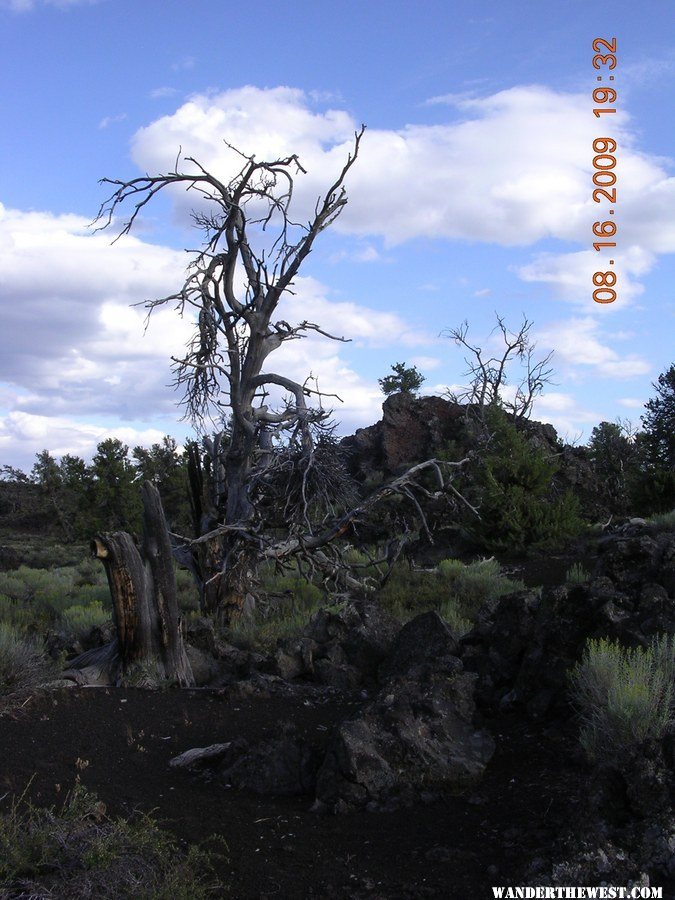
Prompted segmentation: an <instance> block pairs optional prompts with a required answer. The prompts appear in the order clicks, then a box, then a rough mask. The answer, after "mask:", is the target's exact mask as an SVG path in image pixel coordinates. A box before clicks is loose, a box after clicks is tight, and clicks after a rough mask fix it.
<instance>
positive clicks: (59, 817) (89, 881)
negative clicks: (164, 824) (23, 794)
mask: <svg viewBox="0 0 675 900" xmlns="http://www.w3.org/2000/svg"><path fill="white" fill-rule="evenodd" d="M215 859H216V854H215V853H213V852H207V851H205V850H202V849H199V848H197V847H190V849H189V850H188V852H187V853H182V852H180V850H179V849H178V846H177V844H176V841H175V840H174V839H173V838H172V837H171V836H170V835H169V834H167V833H166V832H164V831H163V830H161V829H160V828H159V827H158V826H157V823H156V822H155V821H154V820H153V819H151V818H150V817H148V816H145V815H138V816H137V817H135V818H134V819H132V820H126V819H122V818H118V819H111V818H108V817H107V816H106V814H105V805H104V804H103V803H101V802H100V801H99V800H98V799H97V797H96V796H95V795H94V794H92V793H90V792H89V791H88V790H87V789H86V788H85V787H84V786H83V785H81V784H79V783H78V784H76V785H75V788H74V789H73V790H72V791H71V792H70V794H69V796H68V797H67V798H66V802H65V803H64V805H63V807H62V809H61V810H60V811H58V812H56V811H55V810H54V809H41V808H38V807H35V806H33V805H32V804H31V803H30V802H26V801H24V800H23V798H20V799H19V800H18V801H16V802H14V803H13V805H12V807H11V809H10V810H9V812H7V813H5V814H4V815H2V816H1V817H0V884H1V885H2V887H3V888H4V889H5V890H6V891H8V893H7V894H4V893H3V896H17V897H18V896H22V897H23V896H25V897H29V896H34V897H43V896H44V897H66V896H67V897H73V898H75V897H96V898H101V900H105V898H111V900H112V898H118V897H120V898H134V900H141V898H144V900H150V898H152V900H202V898H207V897H214V896H218V897H220V896H223V893H224V886H223V885H222V884H220V883H219V882H218V879H217V878H216V877H215V875H214V869H213V864H214V862H215Z"/></svg>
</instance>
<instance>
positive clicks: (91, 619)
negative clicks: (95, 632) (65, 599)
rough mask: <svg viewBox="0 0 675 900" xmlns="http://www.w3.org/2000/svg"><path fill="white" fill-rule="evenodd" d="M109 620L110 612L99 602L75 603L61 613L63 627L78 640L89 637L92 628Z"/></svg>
mask: <svg viewBox="0 0 675 900" xmlns="http://www.w3.org/2000/svg"><path fill="white" fill-rule="evenodd" d="M109 621H110V612H109V611H108V610H105V609H103V606H102V604H101V603H98V602H94V603H88V604H86V605H81V604H75V605H74V606H69V607H68V609H64V611H63V612H62V613H61V622H62V623H63V627H64V628H65V630H66V631H68V632H69V633H70V634H72V635H73V637H74V638H75V639H76V640H78V641H81V640H82V639H83V638H85V637H87V635H88V634H89V632H90V631H91V630H92V628H94V627H96V626H100V625H105V624H106V623H107V622H109Z"/></svg>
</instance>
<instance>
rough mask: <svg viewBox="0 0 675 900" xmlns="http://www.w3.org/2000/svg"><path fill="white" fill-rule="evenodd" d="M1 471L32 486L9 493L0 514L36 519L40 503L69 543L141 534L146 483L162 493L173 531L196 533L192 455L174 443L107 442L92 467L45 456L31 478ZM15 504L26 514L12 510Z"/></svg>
mask: <svg viewBox="0 0 675 900" xmlns="http://www.w3.org/2000/svg"><path fill="white" fill-rule="evenodd" d="M0 471H1V475H2V479H3V480H4V481H6V482H9V483H11V484H13V485H15V486H16V487H20V486H22V485H23V486H25V487H26V488H30V487H31V486H33V491H30V492H28V491H26V490H24V491H23V492H21V493H17V492H16V491H15V492H14V493H13V494H12V495H11V496H10V495H9V494H7V493H5V495H4V501H3V503H2V508H0V512H1V513H2V514H4V515H7V514H8V513H9V514H11V513H12V512H15V513H20V512H22V511H23V512H24V513H27V514H29V515H28V517H29V518H33V516H34V515H36V514H37V513H38V510H37V509H35V503H36V501H39V500H41V501H42V503H40V506H41V507H42V515H45V513H46V515H47V517H48V519H49V520H50V521H51V524H52V525H54V526H55V527H54V528H52V529H51V530H54V531H60V532H61V536H62V537H63V538H65V539H66V540H78V539H79V540H86V539H88V538H90V537H91V536H92V535H93V534H95V533H96V532H97V531H103V530H117V529H124V530H131V531H139V530H140V527H141V514H142V511H141V499H140V489H139V488H140V485H141V484H142V482H143V481H146V480H147V481H151V482H152V483H153V484H155V485H157V487H158V488H159V491H160V494H161V496H162V501H163V503H164V507H165V511H166V514H167V519H168V521H169V523H170V527H172V528H174V529H178V530H183V531H186V532H189V530H190V527H191V523H190V506H189V500H188V493H187V454H186V453H184V452H181V451H179V449H178V445H177V443H176V441H175V440H174V439H173V438H172V437H168V436H167V437H165V438H164V439H163V440H162V443H161V444H153V445H152V446H151V447H150V448H149V449H148V448H145V447H134V448H133V450H131V451H129V447H128V446H127V445H126V444H124V443H122V441H120V440H118V439H117V438H108V439H107V440H105V441H101V443H100V444H99V445H98V446H97V448H96V454H95V455H94V457H93V459H92V461H91V463H90V464H87V463H86V462H85V461H84V460H83V459H82V458H81V457H79V456H73V455H71V454H69V453H66V454H64V455H63V456H62V457H61V458H60V459H58V460H57V459H56V458H55V457H54V456H52V454H51V453H50V452H49V451H48V450H43V451H42V452H41V453H38V454H37V457H36V461H35V464H34V466H33V468H32V470H31V472H30V473H29V474H26V473H25V472H22V471H21V470H20V469H15V468H13V467H11V466H3V467H2V469H1V470H0ZM36 489H37V496H36V494H35V491H36ZM12 497H13V498H14V499H12ZM31 499H32V503H31ZM12 504H14V505H15V506H16V505H17V504H19V505H22V506H23V509H19V508H16V509H14V510H12V508H11V507H12ZM26 504H27V505H28V507H29V508H28V509H27V508H26ZM31 513H32V514H33V515H30V514H31ZM27 524H32V523H30V522H29V523H27Z"/></svg>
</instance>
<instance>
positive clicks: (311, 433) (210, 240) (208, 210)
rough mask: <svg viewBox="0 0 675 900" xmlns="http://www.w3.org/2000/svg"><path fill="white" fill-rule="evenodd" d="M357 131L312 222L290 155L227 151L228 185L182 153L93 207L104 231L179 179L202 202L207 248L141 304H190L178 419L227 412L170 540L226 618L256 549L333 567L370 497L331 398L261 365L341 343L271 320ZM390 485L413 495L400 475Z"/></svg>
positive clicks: (325, 211) (199, 217)
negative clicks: (290, 350) (347, 484)
mask: <svg viewBox="0 0 675 900" xmlns="http://www.w3.org/2000/svg"><path fill="white" fill-rule="evenodd" d="M363 133H364V129H363V128H361V130H360V131H359V132H358V133H356V135H355V138H354V145H353V148H352V150H351V152H350V153H349V154H348V156H347V159H346V161H345V163H344V165H343V167H342V169H341V171H340V172H339V173H338V175H337V177H336V179H335V181H334V182H333V184H332V185H331V186H330V187H329V188H328V190H327V191H326V193H325V195H324V196H323V197H320V198H319V200H318V201H317V203H316V206H315V209H314V213H313V216H312V218H311V219H310V221H309V222H308V223H307V224H306V225H299V224H297V223H294V222H293V220H292V219H291V217H290V206H291V201H292V197H293V186H294V179H295V178H296V177H297V176H298V175H299V174H301V173H304V171H305V170H304V169H303V168H302V166H301V165H300V162H299V160H298V158H297V156H294V155H293V156H287V157H285V158H282V159H277V160H274V161H271V162H259V161H257V160H256V159H255V157H253V156H244V155H243V154H241V153H239V151H235V150H234V148H230V149H231V150H232V151H233V153H238V154H239V156H240V158H241V159H243V166H242V168H241V169H240V171H239V173H238V174H237V175H236V176H235V177H234V178H233V179H231V180H230V181H228V182H225V181H221V180H220V179H219V178H217V177H216V176H215V175H213V174H212V173H210V172H208V171H207V170H206V169H205V168H204V167H203V166H202V165H200V163H198V162H197V161H196V160H195V159H193V158H191V157H188V158H187V159H185V160H181V159H180V156H179V158H178V159H177V161H176V165H175V166H174V169H173V171H171V172H169V173H167V174H160V175H155V176H150V175H145V176H142V177H138V178H133V179H131V180H129V181H119V180H110V179H104V180H103V181H104V183H107V184H111V185H113V186H114V191H113V193H112V194H111V195H110V197H109V198H108V199H107V200H106V201H105V202H104V203H103V204H102V206H101V209H100V210H99V215H98V218H97V222H98V223H99V225H100V227H101V228H105V227H107V226H109V225H111V224H112V223H113V221H114V217H115V216H116V215H117V213H118V212H119V211H120V209H121V208H122V207H123V206H125V204H130V206H131V212H130V215H129V217H128V219H127V220H126V221H125V222H124V224H123V225H122V227H121V231H120V232H119V235H118V237H119V236H121V235H124V234H128V233H129V232H130V231H131V229H132V228H133V226H134V223H135V222H136V220H137V218H138V216H139V215H140V214H141V213H142V212H143V211H144V209H145V207H146V205H147V204H148V203H150V201H151V200H152V199H153V198H154V197H155V196H156V195H157V194H158V193H160V192H161V191H164V190H166V189H169V190H171V189H174V188H182V189H185V190H187V191H189V192H192V193H193V195H194V196H195V199H196V200H198V203H199V209H198V210H197V211H196V212H194V213H193V220H194V224H195V226H196V227H197V229H198V230H199V231H200V232H201V233H202V241H203V243H202V249H201V250H199V251H196V252H195V254H194V257H193V259H192V262H191V264H190V266H189V268H188V270H187V274H186V278H185V281H184V283H183V285H182V286H181V287H180V289H179V290H178V291H177V292H176V293H174V294H171V295H169V296H167V297H163V298H160V299H154V300H150V301H147V302H146V304H145V305H146V308H147V309H148V311H149V312H148V315H150V314H151V313H152V311H153V309H156V308H157V307H158V306H161V305H164V304H171V303H173V304H175V306H176V308H177V309H178V311H179V312H180V314H181V315H182V314H184V313H192V315H193V317H194V321H195V332H194V337H193V339H192V341H191V343H190V344H189V346H188V348H187V352H186V354H185V355H184V356H183V357H181V358H178V359H174V360H173V363H174V373H175V383H176V385H177V387H178V388H179V389H181V390H182V391H183V400H182V402H183V403H184V405H185V408H186V416H188V417H189V418H191V419H192V421H193V422H194V423H195V424H196V425H197V427H198V428H200V429H201V430H202V431H203V430H204V423H205V422H206V421H208V420H209V419H210V420H211V421H215V422H221V423H222V422H225V421H227V428H225V429H223V430H222V433H220V434H219V435H218V437H217V438H216V439H214V440H207V441H206V442H205V444H206V450H207V453H206V456H207V457H208V466H209V469H210V472H209V473H207V474H210V479H211V485H212V487H213V491H212V493H211V495H210V496H208V492H205V491H204V485H205V482H206V479H205V477H204V473H203V472H201V471H200V465H201V463H202V461H201V460H200V459H198V458H197V455H196V454H195V453H194V452H193V453H192V457H191V459H192V463H193V471H192V473H191V476H190V481H191V486H192V490H193V512H194V513H195V519H196V520H197V536H196V538H195V539H194V540H187V539H181V538H180V537H178V536H174V538H173V539H174V545H175V547H174V549H175V551H176V552H177V553H179V554H182V555H183V557H184V558H187V555H190V558H191V559H193V560H195V566H196V568H198V569H199V573H200V574H199V582H200V593H201V597H202V608H203V610H204V611H205V612H206V613H208V614H211V615H214V616H216V617H217V618H219V619H220V620H221V621H222V622H224V623H225V624H230V623H231V622H233V621H234V620H236V619H237V618H238V617H239V615H240V614H241V611H242V609H243V608H244V605H245V601H246V598H247V596H248V593H249V591H250V590H251V588H252V585H254V583H255V573H256V569H257V567H258V565H259V563H260V561H261V560H264V559H275V560H277V561H279V562H281V561H282V560H285V559H288V558H290V557H292V558H293V559H295V560H297V561H301V560H302V561H304V562H305V563H306V564H307V565H311V566H312V567H315V568H317V567H318V569H319V570H320V571H322V572H323V573H324V574H325V576H326V577H327V578H330V577H333V576H334V575H335V573H336V571H337V569H338V568H339V566H337V561H338V560H337V557H336V555H335V552H334V551H329V550H328V549H327V548H328V546H329V545H330V544H332V543H333V542H334V541H335V540H336V539H337V538H338V537H340V536H341V535H342V534H344V533H345V532H346V530H347V529H348V528H349V527H350V525H351V524H353V522H354V521H355V520H356V519H357V518H358V516H359V515H360V514H361V513H362V512H363V510H364V508H365V507H364V505H363V504H362V505H361V506H359V505H358V504H353V503H351V502H350V497H349V492H348V491H346V490H345V489H344V479H343V478H342V475H341V469H340V466H339V465H337V464H336V465H330V464H326V459H327V458H328V456H329V455H330V454H329V450H328V449H327V447H328V444H329V443H330V441H329V438H330V427H329V421H328V419H329V415H330V412H329V411H327V410H326V409H325V408H324V407H323V403H322V400H323V398H324V397H325V396H326V395H323V394H322V393H321V391H320V390H319V387H318V385H317V384H316V382H315V381H313V380H312V379H311V378H308V379H307V380H305V381H304V382H303V383H300V382H298V381H295V380H293V379H291V378H288V377H287V376H285V375H282V374H280V373H277V372H274V371H270V370H269V368H268V365H267V360H268V358H269V357H270V355H271V354H272V353H273V352H274V351H275V350H278V349H279V348H280V347H281V346H282V345H283V344H284V343H285V342H287V341H291V340H298V339H301V338H304V337H306V336H307V335H308V334H311V333H314V334H320V335H323V336H324V337H326V338H330V339H332V340H340V341H342V340H345V338H343V337H339V336H336V335H332V334H328V333H327V332H326V331H324V330H323V329H322V328H320V327H319V325H317V324H315V323H313V322H308V321H303V322H300V323H299V324H297V325H291V324H289V323H288V322H287V321H285V320H284V319H282V318H278V316H277V307H278V305H279V302H280V301H281V299H282V297H283V295H284V294H285V292H289V291H290V290H291V289H292V286H293V279H294V278H295V277H296V275H297V273H298V271H299V269H300V266H301V264H302V263H303V261H304V260H305V259H306V258H307V256H308V254H309V253H310V251H311V250H312V247H313V245H314V241H315V240H316V238H317V237H318V235H319V234H320V233H321V232H322V231H324V230H325V229H326V228H328V227H329V226H330V225H331V224H332V223H333V222H334V221H335V219H336V218H337V217H338V216H339V215H340V213H341V211H342V210H343V208H344V206H345V204H346V203H347V194H346V189H345V178H346V176H347V174H348V172H349V170H350V169H351V167H352V166H353V165H354V163H355V161H356V159H357V157H358V154H359V148H360V144H361V139H362V137H363ZM242 283H243V284H244V288H243V290H238V286H239V285H240V284H242ZM274 396H277V397H278V400H277V401H276V402H273V398H274ZM338 399H339V398H338ZM333 459H335V457H333ZM436 469H437V470H438V472H439V473H440V467H439V466H438V465H436ZM280 485H281V487H282V496H281V497H279V490H280ZM392 490H395V491H398V492H400V493H404V494H406V495H407V496H409V498H412V497H413V494H412V492H411V489H410V487H409V484H408V482H407V481H406V480H405V478H404V479H403V480H402V481H400V482H399V484H398V486H397V487H395V488H393V489H392ZM275 497H276V498H277V503H276V507H277V510H279V509H280V508H281V509H283V510H284V524H285V525H286V527H287V538H285V539H284V540H278V539H276V540H275V539H274V538H273V537H272V536H271V535H270V533H269V529H266V516H267V514H268V513H269V510H270V504H271V502H273V501H274V498H275ZM366 505H368V504H366ZM317 512H318V515H317ZM338 556H339V554H338Z"/></svg>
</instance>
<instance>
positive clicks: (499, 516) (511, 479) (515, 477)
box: [468, 407, 582, 552]
mask: <svg viewBox="0 0 675 900" xmlns="http://www.w3.org/2000/svg"><path fill="white" fill-rule="evenodd" d="M485 420H486V424H487V427H488V430H489V432H490V435H491V437H490V440H489V443H488V445H487V448H486V450H485V452H484V454H483V456H482V457H481V462H480V466H479V468H478V471H477V473H476V484H477V488H478V497H479V509H480V516H481V519H480V522H479V523H478V524H477V525H476V524H473V523H468V527H469V528H470V529H471V532H472V535H473V537H474V539H475V540H477V541H478V542H479V543H480V545H481V546H483V547H485V549H486V550H488V551H489V552H497V551H503V550H521V551H522V550H526V549H530V548H552V547H556V546H559V545H560V544H562V543H563V542H564V541H565V540H567V539H568V538H570V537H572V536H574V535H576V534H578V533H579V532H580V530H581V528H582V522H581V518H580V507H579V501H578V499H577V497H576V496H575V495H574V494H572V493H571V492H570V491H568V492H566V493H565V494H564V495H563V496H562V497H557V496H555V494H554V492H553V476H554V475H555V473H556V471H557V469H558V465H557V463H556V462H555V460H553V459H550V458H549V457H547V456H546V454H545V453H544V451H543V450H541V449H539V448H538V447H535V446H534V445H533V443H532V442H531V441H528V439H527V438H526V437H525V435H524V434H522V433H521V432H519V431H518V429H517V428H516V426H515V425H514V424H513V422H511V421H510V420H509V419H508V418H507V416H506V414H505V413H504V412H503V411H502V410H500V409H498V408H496V407H495V408H490V409H489V410H488V411H487V412H486V414H485Z"/></svg>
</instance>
